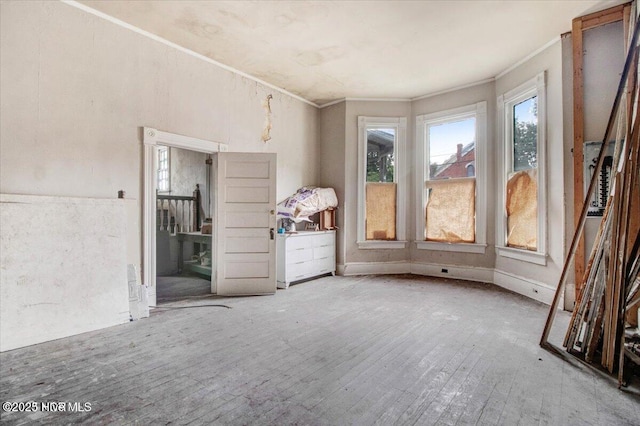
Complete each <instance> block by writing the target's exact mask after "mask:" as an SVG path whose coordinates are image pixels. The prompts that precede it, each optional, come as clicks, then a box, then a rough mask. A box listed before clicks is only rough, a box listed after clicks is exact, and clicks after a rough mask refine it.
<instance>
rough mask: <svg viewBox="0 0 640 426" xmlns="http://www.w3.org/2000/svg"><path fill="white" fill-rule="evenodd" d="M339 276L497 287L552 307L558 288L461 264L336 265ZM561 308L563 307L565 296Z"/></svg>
mask: <svg viewBox="0 0 640 426" xmlns="http://www.w3.org/2000/svg"><path fill="white" fill-rule="evenodd" d="M337 274H338V275H346V276H349V275H384V274H415V275H424V276H429V277H444V278H453V279H460V280H468V281H477V282H484V283H491V284H495V285H497V286H499V287H502V288H505V289H507V290H510V291H513V292H515V293H518V294H522V295H523V296H526V297H530V298H531V299H534V300H537V301H540V302H542V303H546V304H547V305H550V304H551V302H552V301H553V297H554V295H555V291H556V290H555V288H554V287H552V286H550V285H548V284H545V283H542V282H539V281H536V280H532V279H530V278H524V277H520V276H518V275H515V274H512V273H510V272H505V271H499V270H496V269H493V268H482V267H474V266H461V265H438V264H428V263H417V262H351V263H346V264H339V265H337ZM559 306H560V307H561V308H562V307H563V306H564V296H563V297H562V298H561V300H560V304H559Z"/></svg>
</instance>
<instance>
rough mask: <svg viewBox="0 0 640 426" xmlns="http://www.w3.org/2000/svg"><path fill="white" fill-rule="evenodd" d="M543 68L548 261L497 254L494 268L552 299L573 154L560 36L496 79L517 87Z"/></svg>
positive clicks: (499, 86)
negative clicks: (566, 129) (566, 131)
mask: <svg viewBox="0 0 640 426" xmlns="http://www.w3.org/2000/svg"><path fill="white" fill-rule="evenodd" d="M543 71H546V93H547V103H546V111H547V115H546V120H547V128H546V135H547V140H546V149H547V151H546V154H547V164H546V166H547V176H546V179H547V213H546V216H547V217H546V220H547V253H548V256H547V264H546V265H545V266H542V265H536V264H533V263H528V262H524V261H519V260H516V259H510V258H506V257H502V256H496V263H495V269H496V271H497V272H498V278H499V279H498V280H501V281H502V282H503V283H504V284H503V285H507V284H508V283H507V281H513V282H517V284H515V285H514V288H511V289H512V290H515V291H518V292H520V293H523V294H525V295H528V296H530V297H532V298H534V299H539V300H543V301H545V302H547V303H549V302H550V301H551V299H552V298H553V294H554V293H555V288H556V286H557V283H558V279H559V277H560V273H561V272H562V267H563V264H564V253H565V249H564V213H565V209H564V202H565V190H564V180H565V173H564V162H565V161H564V156H565V155H569V156H570V155H571V153H570V152H565V150H564V139H563V136H564V135H563V126H564V123H563V108H562V107H563V99H562V87H563V86H562V85H563V82H562V44H561V41H560V40H558V41H557V42H556V43H554V44H553V45H551V46H550V47H549V48H547V49H545V50H544V51H542V52H541V53H539V54H537V55H535V56H534V57H533V58H531V59H529V60H528V61H526V62H525V63H523V64H522V65H520V66H518V67H517V68H516V69H514V70H513V71H511V72H509V73H507V74H506V75H504V76H502V77H501V78H499V79H497V80H496V95H500V94H504V93H506V92H508V91H509V90H511V89H514V88H515V87H517V86H519V85H520V84H523V83H524V82H526V81H527V80H530V79H532V78H534V77H535V76H536V75H537V74H539V73H541V72H543ZM497 143H500V141H497ZM496 164H501V163H496ZM500 167H502V166H500ZM494 191H502V188H500V184H499V183H498V181H496V182H495V186H494ZM496 211H498V210H496Z"/></svg>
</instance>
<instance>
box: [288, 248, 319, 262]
mask: <svg viewBox="0 0 640 426" xmlns="http://www.w3.org/2000/svg"><path fill="white" fill-rule="evenodd" d="M286 256H287V257H286V263H287V265H290V264H294V263H300V262H307V261H310V260H311V259H313V249H312V248H305V249H298V250H292V251H287V254H286Z"/></svg>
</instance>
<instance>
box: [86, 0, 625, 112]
mask: <svg viewBox="0 0 640 426" xmlns="http://www.w3.org/2000/svg"><path fill="white" fill-rule="evenodd" d="M80 2H81V3H82V4H84V5H87V6H89V7H91V8H93V9H96V10H98V11H100V12H103V13H105V14H107V15H110V16H112V17H114V18H117V19H119V20H121V21H124V22H126V23H128V24H131V25H133V26H135V27H138V28H140V29H142V30H145V31H148V32H150V33H153V34H155V35H157V36H159V37H161V38H164V39H166V40H168V41H171V42H173V43H175V44H177V45H180V46H182V47H184V48H187V49H189V50H192V51H194V52H197V53H199V54H201V55H204V56H207V57H209V58H211V59H213V60H215V61H217V62H220V63H222V64H224V65H227V66H229V67H232V68H235V69H236V70H239V71H241V72H243V73H246V74H249V75H251V76H253V77H255V78H256V79H259V80H263V81H265V82H267V83H269V84H271V85H274V86H276V87H279V88H281V89H284V90H285V91H288V92H290V93H293V94H295V95H298V96H300V97H302V98H304V99H306V100H308V101H310V102H312V103H315V104H316V105H323V104H327V103H330V102H332V101H334V100H337V99H343V98H370V99H371V98H373V99H381V98H383V99H398V98H400V99H413V98H416V97H420V96H424V95H428V94H433V93H437V92H441V91H446V90H449V89H452V88H456V87H461V86H466V85H471V84H474V83H477V82H480V81H484V80H487V79H491V78H494V77H496V76H497V75H500V73H502V72H503V71H505V70H507V69H508V68H509V67H511V66H513V65H514V64H517V63H518V62H519V61H521V60H522V59H524V58H526V57H527V56H528V55H530V54H531V53H533V52H535V51H536V50H538V49H540V48H542V47H544V46H545V45H546V44H548V43H549V42H551V41H553V40H554V39H557V37H558V36H559V35H560V34H562V33H564V32H567V31H570V30H571V20H572V19H573V18H575V17H578V16H582V15H584V14H587V13H591V12H594V11H598V10H602V9H605V8H607V7H611V6H614V5H617V4H621V3H623V2H624V1H619V0H608V1H601V0H597V1H596V0H571V1H568V0H565V1H529V0H510V1H483V0H476V1H472V0H466V1H455V0H450V1H444V0H442V1H237V0H235V1H203V0H199V1H191V0H182V1H170V0H163V1H151V0H147V1H130V0H127V1H120V0H110V1H91V0H81V1H80Z"/></svg>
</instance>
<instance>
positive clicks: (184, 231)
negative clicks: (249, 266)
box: [156, 145, 213, 305]
mask: <svg viewBox="0 0 640 426" xmlns="http://www.w3.org/2000/svg"><path fill="white" fill-rule="evenodd" d="M156 156H157V165H158V166H157V170H156V176H157V182H156V185H157V192H156V285H157V290H156V299H157V300H156V302H157V304H159V305H160V304H163V303H169V302H175V301H179V300H184V299H187V298H195V297H202V296H207V295H209V294H211V270H212V256H211V253H212V252H211V249H212V243H213V241H212V235H211V222H210V221H211V219H210V218H211V196H210V194H211V190H210V189H211V188H210V182H211V164H212V161H211V154H206V153H202V152H198V151H193V150H188V149H184V148H176V147H170V146H162V145H160V146H157V147H156Z"/></svg>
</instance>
